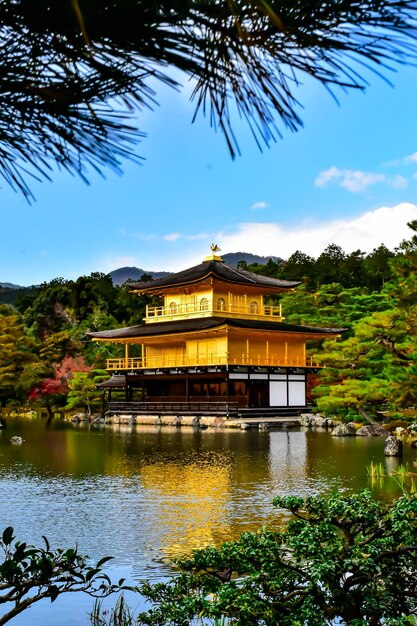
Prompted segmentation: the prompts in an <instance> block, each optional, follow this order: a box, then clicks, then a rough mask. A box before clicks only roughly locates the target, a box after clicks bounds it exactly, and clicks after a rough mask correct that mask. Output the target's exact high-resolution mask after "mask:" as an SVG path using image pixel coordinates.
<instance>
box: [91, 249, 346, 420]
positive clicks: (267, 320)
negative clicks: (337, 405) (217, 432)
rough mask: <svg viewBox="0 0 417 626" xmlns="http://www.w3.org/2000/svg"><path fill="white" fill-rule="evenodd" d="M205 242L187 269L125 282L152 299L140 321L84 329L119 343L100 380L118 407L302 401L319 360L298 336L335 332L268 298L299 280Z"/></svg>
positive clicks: (267, 405)
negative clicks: (254, 266)
mask: <svg viewBox="0 0 417 626" xmlns="http://www.w3.org/2000/svg"><path fill="white" fill-rule="evenodd" d="M211 248H212V254H211V255H210V256H209V257H207V258H206V259H205V260H204V261H203V262H202V263H200V264H199V265H196V266H195V267H191V268H189V269H186V270H184V271H182V272H178V273H175V274H171V275H169V276H165V277H163V278H159V279H156V280H151V281H148V282H139V283H132V284H131V288H132V291H134V292H136V293H138V294H140V295H147V296H151V297H152V300H153V301H157V302H156V303H155V304H152V305H148V306H147V307H146V316H145V319H144V323H143V324H140V325H138V326H131V327H127V328H118V329H115V330H105V331H101V332H90V333H88V334H89V336H90V337H91V338H92V339H93V340H94V341H105V342H116V343H120V344H123V345H124V347H125V354H124V356H123V357H122V358H118V359H109V360H108V361H107V370H108V371H109V373H111V374H112V376H111V378H110V379H109V381H108V382H107V383H104V385H105V386H106V387H108V389H109V391H110V394H111V389H113V388H116V389H117V388H118V389H123V390H124V397H125V403H124V404H125V405H127V406H124V410H125V411H126V410H129V409H130V410H131V411H132V412H135V413H139V412H141V411H143V412H146V411H147V412H150V411H153V410H155V411H159V412H163V411H164V410H166V411H170V410H180V411H182V412H184V411H190V412H192V413H195V414H198V413H205V412H212V411H217V412H219V413H221V412H223V413H224V414H227V415H229V414H230V415H231V414H236V413H237V411H238V410H242V409H246V410H249V409H252V410H254V409H260V408H262V409H272V408H277V409H278V408H288V407H293V408H298V409H302V408H304V407H305V406H306V404H307V396H306V389H307V376H308V374H309V373H310V372H317V370H318V368H320V367H321V365H320V364H318V363H314V362H313V361H312V359H311V358H310V357H309V356H307V354H306V342H307V341H308V340H317V339H323V338H326V337H329V336H332V335H333V336H334V335H337V334H339V333H340V329H334V328H316V327H311V326H301V325H294V324H286V323H285V322H284V317H283V314H282V310H281V306H280V305H277V304H269V302H268V299H269V298H271V296H275V295H277V294H280V293H283V292H288V291H292V290H293V289H294V288H295V287H296V286H297V285H299V283H298V282H294V281H287V280H279V279H275V278H270V277H266V276H260V275H258V274H254V273H252V272H248V271H246V270H243V269H240V268H234V267H230V266H228V265H226V263H224V261H223V260H222V258H221V257H220V256H218V254H217V253H218V251H219V250H218V248H217V246H215V245H214V244H213V245H212V246H211ZM133 346H134V348H133ZM138 346H139V349H138ZM133 351H134V352H135V353H136V354H138V355H139V356H133V355H132V353H133ZM110 399H111V398H110ZM119 408H120V407H119ZM110 409H112V405H111V404H110Z"/></svg>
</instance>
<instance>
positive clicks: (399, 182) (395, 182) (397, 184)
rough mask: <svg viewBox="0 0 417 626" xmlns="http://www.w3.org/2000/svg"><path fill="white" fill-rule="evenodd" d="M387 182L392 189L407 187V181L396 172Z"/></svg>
mask: <svg viewBox="0 0 417 626" xmlns="http://www.w3.org/2000/svg"><path fill="white" fill-rule="evenodd" d="M389 184H390V185H391V187H392V188H393V189H404V187H407V185H408V181H407V179H406V178H404V176H401V174H396V175H395V176H393V177H392V178H390V179H389Z"/></svg>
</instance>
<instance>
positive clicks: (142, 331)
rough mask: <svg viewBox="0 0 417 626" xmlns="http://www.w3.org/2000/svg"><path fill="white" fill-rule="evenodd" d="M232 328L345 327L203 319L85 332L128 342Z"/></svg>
mask: <svg viewBox="0 0 417 626" xmlns="http://www.w3.org/2000/svg"><path fill="white" fill-rule="evenodd" d="M224 324H227V326H229V327H232V328H243V329H247V330H263V331H278V332H287V333H303V334H307V335H338V334H340V333H342V332H344V331H345V330H346V329H345V328H321V327H317V326H299V325H297V324H285V323H284V322H275V321H273V322H270V321H268V320H266V321H263V320H262V321H260V320H246V319H230V318H224V317H203V318H198V319H190V320H178V321H175V322H160V323H158V324H140V325H139V326H128V327H126V328H116V329H114V330H102V331H97V332H90V333H86V335H87V336H89V337H92V338H93V339H104V340H106V339H107V340H108V341H112V340H117V339H129V338H134V337H155V336H158V335H169V334H173V333H186V332H195V331H199V330H211V329H215V328H218V327H219V326H223V325H224Z"/></svg>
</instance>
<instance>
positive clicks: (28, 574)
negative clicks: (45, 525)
mask: <svg viewBox="0 0 417 626" xmlns="http://www.w3.org/2000/svg"><path fill="white" fill-rule="evenodd" d="M44 542H45V547H34V546H31V545H28V544H27V543H25V542H21V541H16V542H15V537H14V534H13V528H11V527H8V528H6V529H5V530H4V531H3V534H2V537H1V539H0V550H1V551H2V552H3V554H4V559H3V561H2V562H1V563H0V604H2V605H4V608H5V612H4V613H3V614H2V615H1V616H0V626H3V624H7V623H8V622H9V621H10V620H12V619H13V618H14V617H16V616H17V615H19V614H20V613H22V612H23V611H25V610H26V609H28V608H29V607H30V606H32V605H33V604H35V603H36V602H39V601H40V600H42V599H44V598H49V599H50V600H51V602H54V600H56V598H57V597H58V596H60V595H62V594H63V593H68V592H80V591H82V592H85V593H87V594H89V595H91V596H94V597H104V596H107V595H109V594H110V593H113V592H114V591H116V590H119V589H120V588H121V586H122V585H123V582H124V581H123V580H120V581H119V584H118V585H114V584H112V582H111V581H110V579H109V577H108V576H107V575H106V574H105V573H104V572H103V571H102V566H103V565H104V564H105V563H106V562H107V561H108V560H109V558H110V557H104V558H103V559H101V560H100V561H99V562H98V563H97V564H96V565H91V564H89V561H88V557H87V556H83V555H81V554H79V552H78V550H77V548H68V549H61V548H60V549H57V550H51V548H50V546H49V543H48V540H47V539H46V538H45V537H44Z"/></svg>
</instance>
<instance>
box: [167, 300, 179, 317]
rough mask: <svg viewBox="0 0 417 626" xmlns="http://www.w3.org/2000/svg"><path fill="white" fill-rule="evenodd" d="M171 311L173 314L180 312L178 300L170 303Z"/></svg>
mask: <svg viewBox="0 0 417 626" xmlns="http://www.w3.org/2000/svg"><path fill="white" fill-rule="evenodd" d="M169 312H170V313H171V315H175V314H176V313H178V305H177V303H176V302H171V303H170V305H169Z"/></svg>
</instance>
